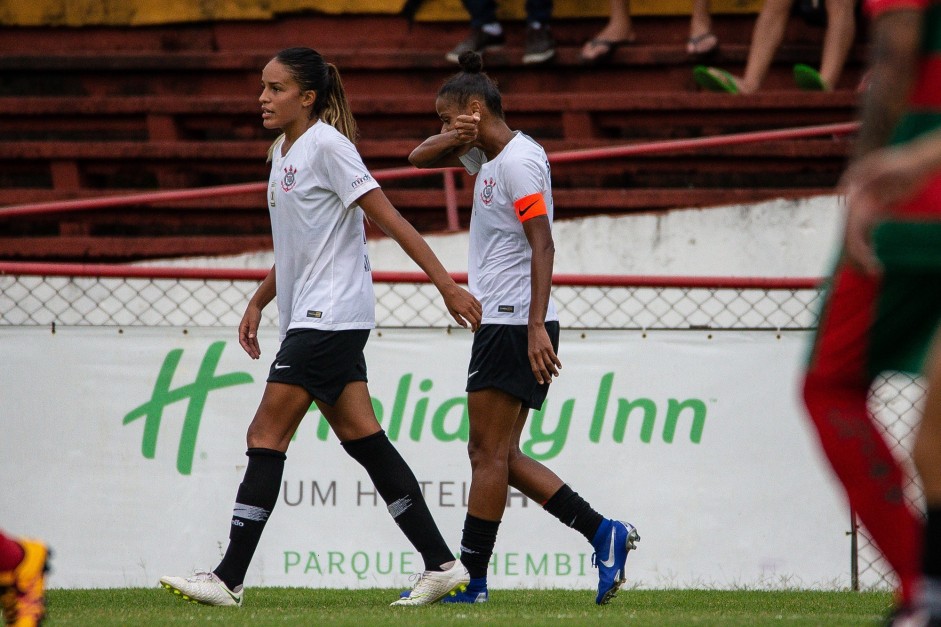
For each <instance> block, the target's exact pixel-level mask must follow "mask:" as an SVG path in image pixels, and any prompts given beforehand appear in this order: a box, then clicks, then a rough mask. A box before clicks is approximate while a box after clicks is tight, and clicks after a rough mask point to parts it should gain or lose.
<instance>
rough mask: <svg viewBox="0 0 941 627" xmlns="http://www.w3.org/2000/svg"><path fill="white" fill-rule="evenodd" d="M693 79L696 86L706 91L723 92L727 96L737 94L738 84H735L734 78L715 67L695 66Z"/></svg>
mask: <svg viewBox="0 0 941 627" xmlns="http://www.w3.org/2000/svg"><path fill="white" fill-rule="evenodd" d="M693 79H695V81H696V84H697V85H699V86H700V87H702V88H703V89H705V90H707V91H717V92H725V93H727V94H737V93H738V84H737V83H736V82H735V77H734V76H732V75H731V74H729V73H728V72H726V71H725V70H722V69H719V68H717V67H706V66H705V65H697V66H696V67H695V68H693Z"/></svg>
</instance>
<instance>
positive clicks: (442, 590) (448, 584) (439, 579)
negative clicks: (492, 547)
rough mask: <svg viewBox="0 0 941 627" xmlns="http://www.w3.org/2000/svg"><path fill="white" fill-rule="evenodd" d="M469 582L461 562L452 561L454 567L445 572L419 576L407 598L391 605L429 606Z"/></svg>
mask: <svg viewBox="0 0 941 627" xmlns="http://www.w3.org/2000/svg"><path fill="white" fill-rule="evenodd" d="M469 582H470V575H468V574H467V569H466V568H464V564H462V563H461V560H454V565H453V566H451V568H449V569H447V570H444V571H436V570H426V571H425V572H423V573H422V574H420V575H419V576H418V581H417V582H416V583H415V587H414V588H412V589H411V591H410V592H409V593H408V596H405V597H402V598H401V599H399V600H398V601H395V602H393V603H392V604H391V605H430V604H432V603H434V602H435V601H438V600H439V599H441V597H443V596H444V595H446V594H450V593H451V592H452V591H454V590H457V589H458V588H459V587H461V586H465V585H467V584H468V583H469Z"/></svg>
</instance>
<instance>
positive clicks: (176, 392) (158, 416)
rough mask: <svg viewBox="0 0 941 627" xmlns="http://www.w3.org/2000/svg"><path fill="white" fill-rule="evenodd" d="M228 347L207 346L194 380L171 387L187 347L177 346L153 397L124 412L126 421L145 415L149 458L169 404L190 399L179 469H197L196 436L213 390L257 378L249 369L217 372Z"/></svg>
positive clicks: (145, 447)
mask: <svg viewBox="0 0 941 627" xmlns="http://www.w3.org/2000/svg"><path fill="white" fill-rule="evenodd" d="M224 348H225V342H214V343H213V344H211V345H210V346H209V348H208V349H207V350H206V354H205V355H204V356H203V361H202V363H201V364H200V366H199V371H198V372H197V374H196V380H195V381H193V382H192V383H189V384H186V385H181V386H180V387H177V388H173V389H171V388H170V385H171V383H172V381H173V375H174V374H176V369H177V366H179V365H180V358H181V357H183V349H179V348H178V349H174V350H172V351H170V352H169V353H167V356H166V357H165V358H164V360H163V366H161V368H160V373H159V374H158V375H157V382H156V383H155V384H154V391H153V393H152V394H151V396H150V400H149V401H147V402H146V403H144V404H143V405H140V406H138V407H135V408H134V409H132V410H131V411H129V412H128V413H127V415H126V416H124V424H126V425H127V424H130V423H132V422H134V421H135V420H138V419H139V418H143V419H144V437H143V443H142V445H141V452H142V453H143V455H144V457H146V458H147V459H153V458H154V456H155V455H156V453H157V436H158V434H159V433H160V423H161V422H162V420H163V410H164V408H165V407H167V406H168V405H172V404H173V403H178V402H181V401H187V403H188V405H187V408H186V416H185V417H184V418H183V432H182V434H181V435H180V446H179V448H178V449H177V455H176V469H177V470H178V471H179V472H180V474H181V475H188V474H190V472H192V469H193V456H194V454H195V451H196V436H197V435H198V433H199V423H200V422H201V421H202V418H203V410H204V409H205V407H206V399H207V398H208V397H209V393H210V392H212V391H213V390H221V389H223V388H227V387H232V386H233V385H243V384H245V383H252V382H253V381H254V379H252V376H251V375H250V374H248V373H247V372H231V373H229V374H224V375H218V376H217V375H216V367H217V366H218V365H219V359H220V357H221V356H222V351H223V349H224Z"/></svg>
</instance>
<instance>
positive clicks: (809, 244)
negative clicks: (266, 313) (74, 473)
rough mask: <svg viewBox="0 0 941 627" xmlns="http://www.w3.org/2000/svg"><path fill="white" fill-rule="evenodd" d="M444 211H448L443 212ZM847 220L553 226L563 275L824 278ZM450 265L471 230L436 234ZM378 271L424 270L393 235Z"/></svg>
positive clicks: (601, 221) (779, 210)
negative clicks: (843, 221)
mask: <svg viewBox="0 0 941 627" xmlns="http://www.w3.org/2000/svg"><path fill="white" fill-rule="evenodd" d="M442 211H443V209H442ZM841 224H842V212H841V208H840V205H839V199H838V197H836V196H819V197H816V198H807V199H801V200H772V201H769V202H764V203H760V204H757V205H732V206H728V207H711V208H707V209H685V210H678V211H672V212H669V213H663V214H656V215H652V214H643V215H626V216H616V217H610V216H598V217H590V218H581V219H576V220H560V221H558V222H556V223H555V226H554V239H555V245H556V263H555V270H556V272H557V273H560V274H655V275H693V276H795V277H797V276H805V277H817V276H824V275H825V274H826V273H827V272H828V270H829V264H830V261H831V259H832V257H833V255H834V247H835V246H836V243H837V241H838V236H839V229H840V227H841ZM426 239H427V241H428V243H429V244H430V245H431V247H432V249H434V251H435V253H436V254H437V255H438V257H439V258H440V259H441V262H442V263H443V264H444V266H445V267H446V268H448V270H451V271H452V272H460V271H466V270H467V233H466V232H461V233H456V234H453V235H431V236H427V237H426ZM369 250H370V260H371V261H372V266H373V268H374V269H375V270H381V271H390V270H396V271H416V270H417V269H418V268H417V267H416V266H415V264H414V263H412V261H411V260H410V259H409V258H408V257H407V256H406V255H405V253H403V252H402V250H401V249H400V248H399V247H398V245H397V244H396V243H395V242H393V241H391V240H389V239H379V240H370V242H369ZM168 263H172V264H173V265H191V266H211V267H236V268H238V267H245V268H265V267H270V266H271V264H272V256H271V254H270V253H258V254H251V255H241V256H238V257H228V258H216V259H189V260H178V261H174V262H168Z"/></svg>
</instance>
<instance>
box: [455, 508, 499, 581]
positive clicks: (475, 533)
mask: <svg viewBox="0 0 941 627" xmlns="http://www.w3.org/2000/svg"><path fill="white" fill-rule="evenodd" d="M499 528H500V521H499V520H484V519H483V518H477V517H476V516H472V515H471V514H468V515H467V517H466V518H464V535H463V536H462V537H461V563H462V564H464V568H466V569H467V574H468V575H470V577H471V579H480V578H481V577H486V576H487V570H488V568H489V567H490V557H491V556H492V555H493V545H494V544H496V543H497V530H498V529H499Z"/></svg>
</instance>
